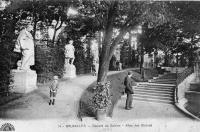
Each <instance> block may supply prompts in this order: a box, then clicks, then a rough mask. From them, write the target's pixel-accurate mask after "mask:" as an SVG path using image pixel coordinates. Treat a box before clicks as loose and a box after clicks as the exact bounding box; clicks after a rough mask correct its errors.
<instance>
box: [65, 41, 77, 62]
mask: <svg viewBox="0 0 200 132" xmlns="http://www.w3.org/2000/svg"><path fill="white" fill-rule="evenodd" d="M74 51H75V48H74V46H73V40H70V41H69V44H67V45H66V46H65V61H66V64H71V65H73V63H74V59H75V56H74Z"/></svg>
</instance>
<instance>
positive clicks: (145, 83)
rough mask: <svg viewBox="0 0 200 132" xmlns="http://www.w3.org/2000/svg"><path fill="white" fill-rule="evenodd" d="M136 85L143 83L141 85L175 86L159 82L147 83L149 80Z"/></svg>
mask: <svg viewBox="0 0 200 132" xmlns="http://www.w3.org/2000/svg"><path fill="white" fill-rule="evenodd" d="M138 85H143V86H159V87H174V86H176V85H175V84H160V83H153V82H152V83H149V82H143V83H139V84H138Z"/></svg>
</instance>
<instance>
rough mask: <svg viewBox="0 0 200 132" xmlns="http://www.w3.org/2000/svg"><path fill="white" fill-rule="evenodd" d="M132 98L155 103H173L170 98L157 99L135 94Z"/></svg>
mask: <svg viewBox="0 0 200 132" xmlns="http://www.w3.org/2000/svg"><path fill="white" fill-rule="evenodd" d="M133 100H138V101H145V102H155V103H166V104H174V101H171V100H158V99H150V98H141V97H137V96H133Z"/></svg>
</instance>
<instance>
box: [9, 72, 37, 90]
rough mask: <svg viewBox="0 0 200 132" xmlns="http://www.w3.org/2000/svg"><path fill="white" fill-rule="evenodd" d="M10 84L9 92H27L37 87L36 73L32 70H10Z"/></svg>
mask: <svg viewBox="0 0 200 132" xmlns="http://www.w3.org/2000/svg"><path fill="white" fill-rule="evenodd" d="M11 75H12V80H13V82H12V84H11V85H12V86H13V88H12V89H11V92H15V93H29V92H31V91H33V90H35V89H37V85H36V84H37V74H36V72H35V71H33V70H28V71H25V70H12V71H11Z"/></svg>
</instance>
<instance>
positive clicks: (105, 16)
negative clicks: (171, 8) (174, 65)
mask: <svg viewBox="0 0 200 132" xmlns="http://www.w3.org/2000/svg"><path fill="white" fill-rule="evenodd" d="M82 4H83V6H82V7H83V9H82V11H83V13H85V14H87V16H90V18H92V20H93V21H95V22H96V24H95V25H98V26H97V27H98V28H97V29H99V30H100V29H101V30H103V31H104V38H103V43H102V52H101V54H100V64H99V72H98V79H97V81H98V82H103V83H105V82H106V80H107V72H108V67H109V63H110V59H111V57H112V55H113V52H114V50H115V49H116V47H117V45H118V44H119V42H120V41H121V40H122V39H123V36H124V35H125V34H126V33H127V32H129V31H130V30H132V29H134V28H135V27H136V26H138V25H142V24H143V23H148V24H149V25H150V26H152V27H155V26H158V25H161V24H163V23H165V22H167V21H169V20H170V17H171V14H170V13H169V12H168V10H167V4H166V3H165V2H147V1H118V0H115V1H103V0H102V1H99V0H96V1H83V2H82ZM114 29H118V30H119V33H118V34H117V35H114Z"/></svg>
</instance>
